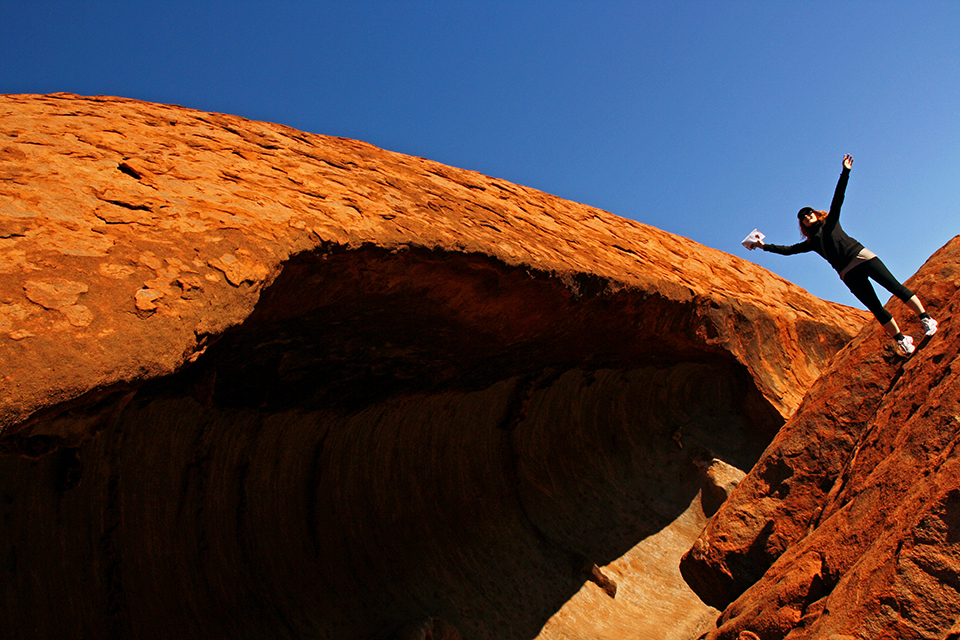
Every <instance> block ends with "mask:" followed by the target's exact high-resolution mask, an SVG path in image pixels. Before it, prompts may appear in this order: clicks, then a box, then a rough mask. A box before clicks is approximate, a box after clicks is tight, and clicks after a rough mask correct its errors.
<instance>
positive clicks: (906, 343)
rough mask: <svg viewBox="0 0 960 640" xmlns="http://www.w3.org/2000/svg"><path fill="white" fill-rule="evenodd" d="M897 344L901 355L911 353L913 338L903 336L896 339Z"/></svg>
mask: <svg viewBox="0 0 960 640" xmlns="http://www.w3.org/2000/svg"><path fill="white" fill-rule="evenodd" d="M897 346H898V347H900V351H903V355H905V356H908V355H910V354H911V353H913V338H911V337H910V336H903V337H902V338H900V339H899V340H897Z"/></svg>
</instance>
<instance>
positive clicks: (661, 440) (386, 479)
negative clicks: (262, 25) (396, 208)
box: [0, 247, 783, 639]
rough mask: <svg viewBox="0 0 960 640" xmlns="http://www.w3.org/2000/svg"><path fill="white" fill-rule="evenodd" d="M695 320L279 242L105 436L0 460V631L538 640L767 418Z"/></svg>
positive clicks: (472, 271)
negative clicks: (422, 631)
mask: <svg viewBox="0 0 960 640" xmlns="http://www.w3.org/2000/svg"><path fill="white" fill-rule="evenodd" d="M701 322H703V321H702V320H698V319H697V317H696V314H694V313H693V312H692V311H691V303H687V304H686V305H683V304H680V303H677V302H673V301H671V300H668V299H666V298H664V297H661V296H659V295H655V294H651V293H649V292H645V291H642V290H640V289H633V288H627V287H624V286H623V285H620V284H617V283H613V282H609V281H606V280H604V279H602V278H599V277H596V276H563V275H557V274H550V273H543V272H537V271H534V270H532V269H530V268H525V267H511V266H507V265H504V264H502V263H500V262H498V261H496V260H493V259H491V258H488V257H485V256H480V255H471V254H463V253H445V252H441V251H431V250H427V249H407V250H402V251H387V250H384V249H378V248H373V247H363V248H359V249H353V250H346V249H337V250H330V251H326V252H316V253H305V254H301V255H299V256H296V257H294V258H292V259H291V260H290V261H289V262H288V263H287V264H286V265H285V266H284V269H283V271H282V273H281V274H280V275H279V276H278V277H277V278H276V280H275V281H274V282H273V284H272V285H271V286H270V287H269V288H267V289H266V290H265V291H264V292H263V294H262V296H261V298H260V301H259V303H258V305H257V307H256V309H255V310H254V312H253V313H252V315H251V316H250V317H249V318H248V319H247V320H246V321H245V322H244V323H243V324H242V325H240V326H237V327H234V328H233V329H231V330H230V331H228V332H227V333H225V334H224V335H223V336H221V337H220V339H219V340H218V341H217V342H215V343H214V344H212V345H211V346H210V347H209V348H208V349H207V351H206V352H205V353H204V354H203V355H201V356H200V357H199V358H198V359H197V360H196V361H195V362H194V363H193V364H192V365H190V366H189V367H187V368H186V369H184V370H183V371H181V372H180V373H178V374H177V375H175V376H172V377H170V378H167V379H164V380H159V381H155V382H152V383H149V384H146V385H144V386H141V387H140V388H139V389H137V390H136V393H135V395H134V396H133V397H132V398H130V397H129V396H128V397H127V398H126V399H125V401H126V404H125V405H122V407H121V405H117V407H120V408H117V407H114V409H115V410H113V412H112V413H111V414H110V415H111V416H112V417H111V418H110V420H109V424H108V425H107V426H106V428H105V429H104V430H103V431H102V432H101V433H100V434H99V435H98V436H97V437H96V438H94V439H92V440H90V441H88V442H86V443H85V444H83V445H81V446H80V447H78V448H71V449H61V450H60V451H57V452H55V453H53V454H50V455H47V456H44V457H42V458H40V459H38V460H28V459H23V458H14V457H5V458H2V459H0V486H2V491H3V495H2V498H3V499H2V505H0V508H2V511H0V513H2V519H3V528H2V531H3V536H2V540H0V560H3V562H2V566H0V573H2V585H3V586H2V589H3V592H4V602H5V605H6V606H5V610H6V613H5V617H6V621H5V622H4V626H5V628H6V629H8V630H10V631H11V632H14V631H15V632H18V633H20V634H21V635H22V634H27V635H32V636H33V637H38V638H48V637H50V638H52V637H59V638H74V637H75V638H107V637H136V638H144V639H150V638H158V639H159V638H170V637H201V636H205V637H222V638H265V637H270V638H273V637H278V638H336V639H351V638H357V639H368V638H371V639H385V638H389V637H391V635H393V634H394V633H395V632H396V630H397V629H399V628H400V627H401V626H403V625H405V624H407V623H410V622H415V621H417V620H420V619H423V618H426V617H430V616H435V617H437V618H441V619H443V620H446V621H447V622H449V623H450V624H452V625H454V626H455V627H456V628H457V629H458V630H459V631H460V633H461V634H462V636H463V637H464V638H518V639H529V638H534V637H535V636H536V635H537V634H538V632H539V631H540V629H541V628H542V626H543V624H544V622H545V621H546V620H547V619H548V618H549V617H550V616H551V615H552V614H553V613H555V612H556V611H557V610H558V609H559V608H560V607H561V606H562V605H563V603H564V602H566V601H567V600H568V599H569V598H570V597H571V596H572V595H573V594H574V593H576V591H577V590H578V589H579V588H580V587H581V586H582V585H583V583H584V581H585V579H586V576H585V574H584V573H583V569H584V568H585V567H587V566H589V565H592V564H594V563H595V564H597V565H600V566H603V565H605V564H607V563H609V562H610V561H612V560H614V559H616V558H618V557H620V556H621V555H623V554H624V553H625V552H626V551H627V550H629V549H630V548H632V547H633V546H634V545H636V544H637V543H638V542H639V541H641V540H643V539H644V538H646V537H647V536H650V535H652V534H654V533H656V532H658V531H660V530H661V529H662V528H663V527H665V526H667V525H668V524H669V523H671V522H672V521H673V520H674V519H675V518H676V517H677V516H678V515H679V514H680V513H682V512H683V511H684V510H685V509H687V507H688V506H689V505H690V503H691V501H692V500H694V499H695V497H696V496H697V493H698V492H699V491H700V489H701V487H702V484H703V479H702V475H701V473H700V472H699V471H698V466H697V462H698V461H702V460H709V459H711V458H714V457H715V458H719V459H721V460H724V461H726V462H727V463H729V464H731V465H733V466H736V467H738V468H740V469H749V468H750V467H751V466H752V465H753V463H754V462H755V461H756V460H757V458H758V457H759V455H760V453H761V452H762V451H763V449H764V447H765V446H766V444H767V443H768V442H769V440H770V439H771V438H772V436H773V434H774V433H775V432H776V430H777V429H778V428H779V427H780V426H781V425H782V424H783V419H782V418H781V417H780V416H779V414H778V413H777V412H776V411H774V410H773V409H772V408H771V407H770V406H769V404H768V403H767V402H766V401H765V400H764V399H763V397H762V396H761V394H760V393H759V392H758V391H757V389H756V387H755V385H754V383H753V382H752V380H751V378H750V376H749V375H748V374H747V372H746V371H745V369H744V368H743V367H742V365H740V364H739V363H737V362H736V361H735V360H734V359H733V357H732V356H731V355H730V354H728V353H727V352H725V351H723V350H721V349H720V348H718V347H716V346H714V345H709V344H705V343H704V341H703V339H702V337H699V336H702V335H703V334H704V328H703V327H702V326H700V325H699V324H698V323H701ZM708 329H709V328H708ZM707 332H708V333H709V331H707ZM105 411H106V409H105Z"/></svg>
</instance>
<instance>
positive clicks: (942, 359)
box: [683, 237, 960, 640]
mask: <svg viewBox="0 0 960 640" xmlns="http://www.w3.org/2000/svg"><path fill="white" fill-rule="evenodd" d="M907 284H908V286H910V287H911V288H912V289H913V290H915V291H917V292H918V294H919V295H920V296H921V297H922V299H923V301H924V303H925V304H926V306H927V308H928V310H929V311H930V312H931V313H932V315H934V317H936V318H939V320H940V329H939V331H938V332H937V333H936V334H935V335H934V336H933V337H932V338H928V339H924V340H923V341H922V342H920V343H919V347H918V349H917V351H916V352H915V354H914V355H913V356H912V357H911V358H909V359H905V358H903V357H900V356H899V355H897V354H895V353H894V352H893V350H892V349H891V345H890V344H889V340H887V339H886V338H885V337H884V335H883V331H882V329H881V328H880V327H879V326H873V324H868V325H867V326H866V327H865V328H864V331H863V332H862V333H861V334H860V335H859V336H858V337H857V338H856V339H855V340H854V341H853V342H851V343H850V344H849V345H848V346H847V347H846V348H845V349H844V350H843V351H842V352H841V353H840V354H839V355H838V356H837V358H836V359H835V360H834V361H833V363H832V364H831V366H830V368H829V369H828V371H827V372H826V373H825V374H824V376H823V377H822V378H821V379H820V380H818V381H817V382H816V384H815V385H814V386H813V387H812V388H811V390H810V393H809V395H808V396H807V398H806V399H805V400H804V402H803V404H802V406H801V407H800V409H799V410H798V411H797V414H796V415H795V416H794V417H793V418H792V419H791V420H790V421H789V422H788V423H787V425H786V426H785V427H784V428H783V429H782V430H781V431H780V433H779V434H778V435H777V437H776V438H775V439H774V441H773V443H772V444H771V446H770V448H769V449H768V450H767V452H766V453H765V454H764V455H763V457H762V458H761V459H760V461H759V462H758V463H757V465H756V467H755V468H754V469H753V471H751V472H750V474H749V475H748V476H747V477H746V479H745V480H744V481H743V482H741V483H740V484H739V486H738V488H737V489H736V490H735V491H734V493H733V495H732V497H731V498H730V500H728V501H727V502H726V503H725V504H724V505H723V507H722V508H721V509H720V511H719V513H718V514H717V515H716V517H715V518H714V520H713V521H712V522H711V523H710V525H709V526H708V528H707V529H706V531H705V532H704V533H703V535H702V536H701V537H700V538H699V539H698V540H697V542H696V544H695V545H694V547H693V548H692V549H691V551H690V553H689V554H688V555H687V556H686V557H685V558H684V561H683V570H684V575H685V576H686V577H687V578H688V581H689V582H690V583H691V584H692V585H694V588H695V589H696V590H697V592H698V593H699V594H700V595H701V597H702V598H703V599H704V600H706V601H707V602H710V603H711V604H714V605H715V606H719V607H723V606H725V605H726V604H727V603H729V602H730V601H731V600H733V599H734V598H737V596H740V597H739V598H738V599H737V600H736V602H734V603H733V604H732V605H730V606H729V607H728V608H727V609H726V611H725V612H724V614H723V617H722V618H721V626H720V627H719V629H718V630H716V631H715V632H713V633H711V634H709V635H708V636H707V637H708V638H711V639H720V638H731V639H732V638H738V637H740V633H741V632H743V631H751V632H755V633H756V634H757V635H758V636H759V637H762V638H770V639H775V638H789V639H790V640H801V639H805V638H811V639H812V638H843V637H851V638H898V639H906V638H930V639H936V640H940V639H942V638H944V637H946V635H947V634H948V633H949V632H950V630H951V627H953V625H954V622H955V621H956V620H957V618H958V615H960V614H958V612H960V463H958V461H957V456H956V445H957V442H958V441H960V378H958V368H960V367H958V365H960V359H958V349H960V337H958V335H957V333H956V329H955V327H954V323H953V318H955V317H957V313H958V312H960V237H957V238H955V239H954V240H952V241H951V242H950V243H948V244H947V245H946V246H945V247H944V248H943V249H941V250H940V251H938V252H937V253H936V254H934V256H933V257H931V258H930V260H929V261H928V262H927V263H926V264H925V265H924V266H923V267H922V268H921V270H920V271H919V272H918V273H917V275H916V276H914V277H913V278H912V279H911V280H909V281H908V282H907ZM891 309H892V310H893V311H894V313H895V315H896V316H897V317H898V318H900V319H901V326H903V325H904V324H905V325H906V329H905V330H907V331H909V332H912V333H913V334H914V335H920V336H922V331H920V330H919V328H918V323H917V322H916V321H915V320H914V319H913V318H911V315H912V314H911V313H910V312H909V311H908V310H907V309H906V308H905V307H904V306H903V305H901V304H900V303H899V301H893V302H891ZM904 321H905V322H904ZM741 594H742V595H741Z"/></svg>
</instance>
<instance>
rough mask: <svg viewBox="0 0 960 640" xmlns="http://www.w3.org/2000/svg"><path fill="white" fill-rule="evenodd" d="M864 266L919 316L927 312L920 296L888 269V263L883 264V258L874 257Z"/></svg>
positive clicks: (874, 277) (877, 280)
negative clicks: (901, 282)
mask: <svg viewBox="0 0 960 640" xmlns="http://www.w3.org/2000/svg"><path fill="white" fill-rule="evenodd" d="M862 266H863V267H865V270H867V269H868V270H869V271H868V272H867V275H868V276H869V277H871V278H873V279H874V280H875V281H876V282H877V283H878V284H879V285H880V286H881V287H883V288H884V289H886V290H887V291H889V292H890V293H892V294H893V295H895V296H897V297H898V298H900V299H901V300H903V302H904V303H906V305H907V306H908V307H910V308H911V309H912V310H913V311H914V312H915V313H916V314H917V315H918V316H919V315H922V314H924V313H926V310H925V309H924V308H923V303H922V302H920V298H918V297H917V296H916V295H915V294H914V293H913V291H910V289H907V288H906V287H905V286H903V285H902V284H900V281H899V280H897V279H896V278H895V277H894V276H893V274H892V273H890V270H889V269H887V265H885V264H883V260H881V259H880V258H874V259H873V260H869V261H867V262H866V263H864V264H863V265H862Z"/></svg>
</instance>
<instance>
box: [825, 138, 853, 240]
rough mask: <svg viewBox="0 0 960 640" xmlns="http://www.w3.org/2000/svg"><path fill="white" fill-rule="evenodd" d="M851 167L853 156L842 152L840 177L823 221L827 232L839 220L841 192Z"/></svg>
mask: <svg viewBox="0 0 960 640" xmlns="http://www.w3.org/2000/svg"><path fill="white" fill-rule="evenodd" d="M852 168H853V156H851V155H850V154H849V153H845V154H843V169H841V170H840V179H839V180H837V188H836V189H835V190H834V192H833V200H832V201H831V202H830V215H828V216H827V219H826V221H825V222H824V223H823V224H824V227H825V228H826V230H827V231H828V232H829V231H831V230H832V229H833V228H834V227H835V226H837V223H838V222H839V221H840V207H842V206H843V194H844V193H846V191H847V181H848V180H849V179H850V169H852Z"/></svg>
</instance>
